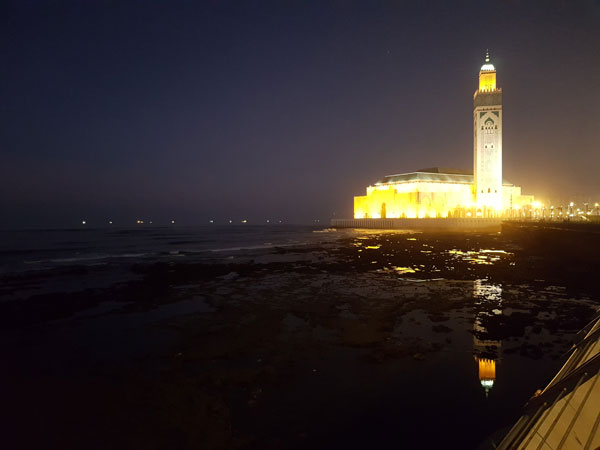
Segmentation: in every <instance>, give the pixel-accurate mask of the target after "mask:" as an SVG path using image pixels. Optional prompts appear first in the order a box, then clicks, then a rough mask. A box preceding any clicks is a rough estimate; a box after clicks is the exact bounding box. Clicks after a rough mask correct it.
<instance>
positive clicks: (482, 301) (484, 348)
mask: <svg viewBox="0 0 600 450" xmlns="http://www.w3.org/2000/svg"><path fill="white" fill-rule="evenodd" d="M473 297H474V298H475V300H476V301H475V304H474V306H475V322H474V323H473V357H474V358H475V361H477V363H478V366H479V382H480V383H481V386H482V387H483V389H484V390H485V395H486V397H487V395H488V393H489V392H490V389H492V387H494V382H495V381H496V361H497V360H498V359H499V358H500V351H501V350H502V342H501V341H495V340H491V339H485V336H486V334H487V330H486V329H485V328H484V327H483V326H482V324H481V319H482V318H483V317H484V316H486V315H490V314H494V315H495V314H502V310H501V309H500V308H501V307H502V286H500V285H498V284H490V283H486V282H485V281H482V280H475V282H474V283H473Z"/></svg>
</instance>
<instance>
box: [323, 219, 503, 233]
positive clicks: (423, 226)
mask: <svg viewBox="0 0 600 450" xmlns="http://www.w3.org/2000/svg"><path fill="white" fill-rule="evenodd" d="M501 224H502V219H488V218H485V219H484V218H446V219H331V226H332V227H334V228H367V229H378V230H485V231H500V228H501Z"/></svg>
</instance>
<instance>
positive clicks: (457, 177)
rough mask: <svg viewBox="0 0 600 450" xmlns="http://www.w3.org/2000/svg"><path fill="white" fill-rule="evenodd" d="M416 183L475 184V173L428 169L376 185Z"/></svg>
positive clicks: (504, 181) (398, 176)
mask: <svg viewBox="0 0 600 450" xmlns="http://www.w3.org/2000/svg"><path fill="white" fill-rule="evenodd" d="M415 181H428V182H434V183H435V182H437V183H459V184H473V172H472V171H466V170H460V169H451V168H448V167H430V168H427V169H420V170H417V171H416V172H408V173H399V174H395V175H387V176H385V177H383V178H382V179H381V180H379V181H377V182H376V183H375V185H381V184H397V183H412V182H415ZM502 184H503V185H507V186H512V185H513V184H512V183H511V182H510V181H508V180H502Z"/></svg>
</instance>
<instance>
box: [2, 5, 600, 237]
mask: <svg viewBox="0 0 600 450" xmlns="http://www.w3.org/2000/svg"><path fill="white" fill-rule="evenodd" d="M2 5H3V6H1V7H0V17H1V18H0V33H1V39H0V50H1V55H2V65H1V66H0V79H1V83H0V86H1V88H0V89H1V97H0V98H1V100H0V114H1V126H0V132H1V137H2V143H1V164H0V177H1V180H2V189H1V190H0V202H1V210H2V217H3V219H2V222H3V226H62V225H69V224H76V223H79V222H80V221H81V220H82V219H83V218H85V219H87V220H88V223H98V224H99V223H105V222H106V221H107V220H108V219H112V220H113V221H115V222H119V223H126V222H128V223H129V222H131V221H133V220H135V219H136V218H138V217H140V218H146V219H149V218H152V219H153V220H154V221H155V223H158V222H161V221H163V222H164V221H167V220H170V219H171V218H176V219H177V220H178V222H179V223H189V224H195V223H205V222H206V221H207V220H208V219H211V218H214V219H216V220H219V221H221V220H226V219H229V218H232V219H234V220H240V219H242V218H247V219H248V220H249V221H264V220H265V219H267V218H271V219H279V218H282V219H284V220H286V221H287V222H309V221H311V220H313V219H314V218H320V219H328V218H330V217H331V216H332V214H333V213H334V212H335V213H336V215H337V216H346V217H349V216H350V215H351V213H352V196H353V195H359V194H363V193H364V189H365V187H366V186H367V185H368V184H370V183H373V182H374V181H376V180H377V179H378V178H380V177H381V176H383V175H387V174H390V173H401V172H409V171H412V170H416V169H419V168H423V167H429V166H450V167H458V168H471V167H472V157H473V156H472V152H473V150H472V148H473V147H472V146H473V143H472V139H473V137H472V136H473V134H472V133H473V132H472V96H473V92H474V91H475V89H476V87H477V75H478V71H479V68H480V66H481V64H482V63H483V56H484V53H485V49H486V48H489V49H490V54H491V57H492V62H493V63H494V64H495V65H496V68H497V70H498V84H499V86H501V87H502V88H503V90H504V133H503V139H504V141H503V152H504V177H505V178H507V179H509V180H510V181H512V182H514V183H516V184H519V185H521V186H523V188H524V191H525V192H527V193H533V194H537V195H540V196H542V197H546V196H549V195H552V196H554V197H561V196H562V197H563V198H567V197H569V196H580V197H581V196H588V197H590V198H594V197H596V198H598V199H600V176H599V175H600V2H598V1H593V0H589V1H584V0H582V1H577V0H564V1H554V0H545V1H525V0H522V1H517V0H514V1H478V2H462V1H440V2H436V1H421V2H418V1H414V2H410V1H389V2H386V1H382V2H378V1H372V0H371V1H362V2H358V1H357V2H352V1H331V2H328V1H323V0H318V1H316V0H315V1H312V2H311V1H298V2H295V1H275V2H258V1H239V2H227V1H212V2H210V1H198V2H191V1H185V2H184V1H147V0H144V1H137V2H136V1H129V2H127V1H122V0H120V1H94V2H90V1H83V0H81V1H78V2H69V1H48V2H33V1H24V0H19V1H16V2H7V1H4V2H2Z"/></svg>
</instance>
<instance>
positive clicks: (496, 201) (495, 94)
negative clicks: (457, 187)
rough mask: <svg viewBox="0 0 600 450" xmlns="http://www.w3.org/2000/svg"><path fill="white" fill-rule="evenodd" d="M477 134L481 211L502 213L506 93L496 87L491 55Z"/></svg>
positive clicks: (476, 109)
mask: <svg viewBox="0 0 600 450" xmlns="http://www.w3.org/2000/svg"><path fill="white" fill-rule="evenodd" d="M473 133H474V136H473V147H474V149H473V163H474V164H473V182H474V189H475V198H476V203H477V208H479V209H482V210H484V211H485V210H493V211H502V210H503V209H504V208H503V203H504V202H503V198H502V89H500V88H497V87H496V69H495V68H494V66H493V64H491V63H490V55H489V53H487V52H486V55H485V64H484V65H483V66H481V70H480V71H479V89H477V90H476V91H475V94H474V95H473ZM484 215H486V214H485V212H484Z"/></svg>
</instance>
